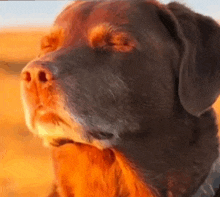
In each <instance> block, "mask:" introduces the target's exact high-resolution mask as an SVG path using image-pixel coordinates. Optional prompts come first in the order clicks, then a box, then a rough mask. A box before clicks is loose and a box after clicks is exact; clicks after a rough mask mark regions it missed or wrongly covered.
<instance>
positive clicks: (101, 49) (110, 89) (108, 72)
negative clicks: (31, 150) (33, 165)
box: [22, 1, 179, 148]
mask: <svg viewBox="0 0 220 197" xmlns="http://www.w3.org/2000/svg"><path fill="white" fill-rule="evenodd" d="M99 4H100V5H99ZM99 4H98V5H97V3H95V2H83V3H76V5H74V6H69V7H68V8H66V10H65V11H64V12H63V13H62V14H61V15H60V16H59V17H58V18H57V20H56V22H55V28H54V29H53V30H52V32H51V35H48V36H47V37H45V38H44V39H43V40H42V54H43V55H41V57H40V58H38V59H35V60H34V61H32V62H31V63H29V65H28V66H27V67H26V68H25V69H24V71H23V73H24V77H26V78H28V77H30V79H27V80H26V81H25V82H24V83H26V84H27V85H26V84H23V85H22V89H23V95H24V102H25V105H26V107H25V109H26V120H27V123H28V126H29V128H30V130H32V131H33V132H34V133H38V134H40V135H44V136H45V137H46V138H48V139H50V138H56V137H57V136H58V137H65V138H69V139H72V140H73V141H79V142H84V143H91V144H93V143H95V144H96V143H97V145H98V144H99V143H100V146H103V148H105V147H108V146H112V145H113V144H114V143H116V141H117V139H118V138H120V134H122V133H123V132H125V131H126V132H131V133H132V132H136V131H139V130H143V128H142V127H143V124H146V121H147V122H152V121H154V122H155V123H156V122H157V121H158V120H160V119H161V118H163V116H164V117H166V116H167V115H168V116H172V112H173V109H172V108H173V104H174V103H173V102H174V97H175V96H174V91H175V87H174V84H175V83H174V81H175V77H174V76H173V74H172V72H173V70H174V68H172V67H173V65H175V64H177V63H178V57H179V54H178V51H177V46H176V44H175V43H174V42H173V40H172V37H171V36H170V34H169V32H168V30H166V28H165V27H164V26H163V24H162V23H156V21H157V20H159V17H158V19H157V18H156V19H155V17H156V16H155V14H154V13H153V12H155V10H156V6H155V5H153V4H149V5H148V7H146V9H144V10H141V7H140V6H139V7H136V8H132V5H131V3H130V2H126V1H122V2H113V3H108V4H106V3H99ZM100 6H101V8H99V7H100ZM109 6H111V7H115V8H114V10H109ZM141 12H142V13H141ZM143 12H147V13H148V14H147V18H148V20H146V21H143V20H142V16H143V14H144V13H143ZM151 12H152V13H151ZM88 13H89V14H88ZM107 13H108V14H107ZM130 15H131V16H130ZM133 15H134V16H133ZM67 16H68V24H67V20H66V19H65V17H67ZM141 27H144V28H141ZM149 27H150V28H149ZM161 30H163V31H161ZM48 51H50V52H48ZM34 70H35V71H34ZM29 80H30V81H29ZM27 82H28V83H27ZM157 114H159V117H156V116H158V115H157ZM152 117H153V118H152ZM144 130H146V128H144ZM97 139H98V140H97Z"/></svg>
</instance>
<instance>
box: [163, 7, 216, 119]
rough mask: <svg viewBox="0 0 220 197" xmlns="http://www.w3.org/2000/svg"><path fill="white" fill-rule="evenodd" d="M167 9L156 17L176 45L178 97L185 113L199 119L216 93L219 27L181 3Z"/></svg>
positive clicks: (213, 100)
mask: <svg viewBox="0 0 220 197" xmlns="http://www.w3.org/2000/svg"><path fill="white" fill-rule="evenodd" d="M167 8H168V9H160V13H159V15H160V19H161V20H162V22H163V23H164V24H165V26H166V27H167V28H168V30H169V31H170V33H171V35H172V36H173V37H174V38H175V40H176V41H177V42H179V45H180V54H181V62H180V68H179V98H180V101H181V104H182V105H183V107H184V109H185V110H187V111H188V112H189V113H191V114H192V115H195V116H200V115H201V114H203V113H204V112H205V111H206V110H207V109H209V108H210V107H211V106H212V104H213V103H214V102H215V101H216V99H217V97H218V95H219V94H220V26H219V25H218V23H217V22H215V21H214V20H213V19H211V18H210V17H206V16H203V15H200V14H197V13H195V12H193V11H191V10H190V9H188V8H187V7H185V6H183V5H181V4H178V3H170V4H168V5H167Z"/></svg>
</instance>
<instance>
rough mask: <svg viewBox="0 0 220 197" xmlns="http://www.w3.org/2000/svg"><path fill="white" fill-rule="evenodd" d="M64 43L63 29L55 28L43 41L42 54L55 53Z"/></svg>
mask: <svg viewBox="0 0 220 197" xmlns="http://www.w3.org/2000/svg"><path fill="white" fill-rule="evenodd" d="M63 41H64V30H63V29H62V28H61V27H57V26H56V27H53V28H52V29H51V32H50V34H49V35H46V36H44V37H43V38H42V40H41V53H40V55H44V54H45V53H48V52H51V51H55V50H56V49H58V48H59V47H60V46H61V45H62V43H63Z"/></svg>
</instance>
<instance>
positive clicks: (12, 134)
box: [0, 28, 220, 197]
mask: <svg viewBox="0 0 220 197" xmlns="http://www.w3.org/2000/svg"><path fill="white" fill-rule="evenodd" d="M47 31H48V29H46V28H25V29H7V30H0V49H1V50H0V196H1V197H41V196H42V197H44V196H46V195H47V194H48V193H49V191H50V189H51V184H52V180H53V170H52V163H51V159H50V156H49V150H48V149H46V148H44V147H43V146H42V143H41V140H40V139H38V138H36V137H34V136H33V135H32V134H31V133H30V132H29V131H28V129H27V128H26V126H25V123H24V116H23V110H22V107H21V100H20V90H19V72H20V70H21V69H22V68H23V67H24V65H25V64H26V63H27V62H28V61H30V60H31V59H32V58H34V57H35V56H36V55H37V54H38V53H39V43H40V39H41V37H42V36H43V35H44V34H45V32H47ZM215 109H216V111H217V112H218V114H220V99H219V101H218V102H216V103H215Z"/></svg>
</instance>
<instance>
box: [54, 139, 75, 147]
mask: <svg viewBox="0 0 220 197" xmlns="http://www.w3.org/2000/svg"><path fill="white" fill-rule="evenodd" d="M65 144H74V141H73V140H71V139H68V138H54V139H53V140H52V141H51V142H50V145H51V146H55V147H59V146H63V145H65Z"/></svg>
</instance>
